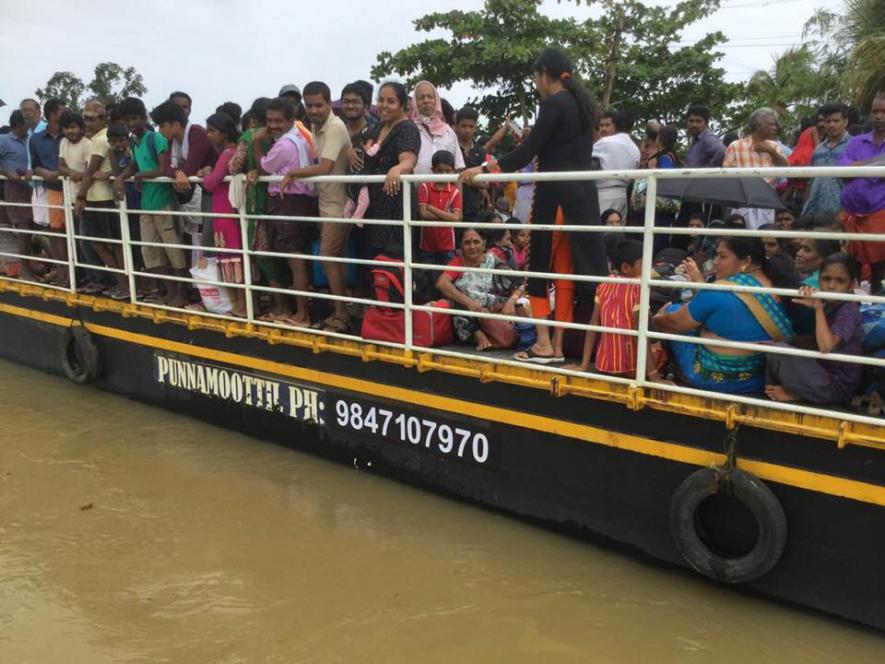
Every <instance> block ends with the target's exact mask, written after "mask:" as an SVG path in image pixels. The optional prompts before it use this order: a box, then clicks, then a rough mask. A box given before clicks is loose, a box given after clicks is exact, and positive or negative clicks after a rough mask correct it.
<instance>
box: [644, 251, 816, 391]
mask: <svg viewBox="0 0 885 664" xmlns="http://www.w3.org/2000/svg"><path fill="white" fill-rule="evenodd" d="M683 265H684V268H685V272H686V275H687V276H688V277H689V278H690V279H691V280H692V281H695V282H698V283H703V282H704V278H703V275H702V274H701V272H700V269H699V268H698V266H697V264H696V263H695V262H694V261H692V260H691V259H688V260H686V261H685V263H684V264H683ZM713 266H714V269H715V272H716V278H717V280H718V281H717V283H730V284H735V285H738V286H753V287H767V288H771V287H777V288H795V287H796V286H797V284H798V278H797V275H796V271H795V269H794V268H793V265H792V263H791V261H790V260H789V259H788V258H786V257H784V256H774V257H772V258H768V257H767V256H766V255H765V247H764V246H763V244H762V241H761V240H760V239H759V238H750V237H729V238H723V239H721V240H720V241H719V244H718V245H717V247H716V257H715V258H714V260H713ZM653 324H654V326H655V328H656V329H657V330H659V331H661V332H668V333H677V334H679V333H682V334H690V335H692V336H700V337H703V338H705V339H720V340H722V341H724V342H729V341H738V342H748V343H772V342H788V341H790V340H791V339H792V337H793V328H792V325H791V324H790V319H789V318H788V317H787V314H786V311H785V310H784V307H783V305H782V303H781V301H780V298H778V297H777V296H775V295H769V294H762V293H737V292H731V291H720V290H701V291H700V292H698V293H697V294H696V295H695V296H694V297H693V298H692V299H691V301H689V302H688V303H686V304H683V305H679V304H668V305H665V306H664V307H663V308H662V309H661V310H660V311H659V312H658V313H657V314H656V315H655V317H654V319H653ZM669 347H670V352H671V355H672V356H673V360H674V363H675V364H676V368H677V370H678V372H679V373H680V374H681V376H682V378H683V379H684V380H685V381H686V382H687V383H688V384H689V385H690V386H691V387H697V388H700V389H705V390H711V391H714V392H725V393H729V394H757V393H760V392H762V389H763V386H764V382H765V381H764V373H765V354H764V353H759V352H756V351H750V350H743V349H738V348H732V347H730V346H729V345H728V344H727V343H724V344H723V345H702V344H696V343H690V342H682V341H679V342H670V344H669Z"/></svg>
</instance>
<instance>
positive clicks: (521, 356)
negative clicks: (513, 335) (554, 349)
mask: <svg viewBox="0 0 885 664" xmlns="http://www.w3.org/2000/svg"><path fill="white" fill-rule="evenodd" d="M513 359H514V360H517V361H519V362H532V363H533V364H553V363H556V362H564V361H565V358H564V357H556V356H555V355H538V353H536V352H535V349H534V348H532V347H531V346H530V347H528V348H526V349H525V350H521V351H519V352H518V353H514V354H513Z"/></svg>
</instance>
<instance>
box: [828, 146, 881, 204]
mask: <svg viewBox="0 0 885 664" xmlns="http://www.w3.org/2000/svg"><path fill="white" fill-rule="evenodd" d="M882 156H885V141H882V144H881V145H880V146H879V147H876V144H875V143H874V142H873V132H870V133H869V134H861V135H860V136H855V137H854V138H853V139H851V141H850V142H849V143H848V145H847V146H846V148H845V151H844V152H843V153H842V155H841V156H840V157H839V160H838V162H837V163H838V164H839V166H851V164H853V163H854V162H856V161H866V160H867V159H872V158H873V157H882ZM842 207H843V208H845V211H846V212H849V213H851V214H872V213H874V212H878V211H879V210H885V178H854V179H853V180H848V181H847V182H846V183H845V187H844V188H843V189H842Z"/></svg>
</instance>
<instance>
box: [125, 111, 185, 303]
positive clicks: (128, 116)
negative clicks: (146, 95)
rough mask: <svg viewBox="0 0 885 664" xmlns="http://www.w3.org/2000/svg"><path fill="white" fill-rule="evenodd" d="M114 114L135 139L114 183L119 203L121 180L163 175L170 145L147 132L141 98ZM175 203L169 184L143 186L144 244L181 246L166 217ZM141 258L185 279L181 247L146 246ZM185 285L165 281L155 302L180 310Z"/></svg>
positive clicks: (172, 222)
mask: <svg viewBox="0 0 885 664" xmlns="http://www.w3.org/2000/svg"><path fill="white" fill-rule="evenodd" d="M167 104H169V102H166V104H162V105H161V106H159V107H158V108H156V109H154V113H156V114H157V116H158V117H155V118H154V121H155V122H159V120H161V119H163V118H164V116H163V112H164V110H165V109H166V108H167ZM117 112H118V114H119V116H120V117H121V118H123V123H124V124H125V125H126V127H127V128H128V129H129V131H130V132H132V135H133V136H134V140H133V147H132V156H133V161H132V163H130V164H129V166H127V167H126V169H125V171H124V172H123V173H122V174H121V177H119V178H117V180H116V182H115V183H114V194H115V197H116V198H117V200H122V199H123V197H124V196H125V195H126V189H125V186H124V184H125V183H124V181H123V180H124V178H126V177H132V176H134V177H135V179H136V180H137V181H141V180H148V179H150V178H157V177H162V176H163V172H164V170H165V169H166V167H167V166H168V164H169V143H168V142H167V141H166V139H165V138H164V137H163V135H162V134H160V133H159V132H155V131H150V130H148V129H147V127H146V123H147V111H146V110H145V107H144V103H143V102H142V101H141V100H140V99H136V98H134V97H130V98H128V99H124V100H123V101H122V102H120V106H119V107H118V108H117ZM174 200H175V197H174V195H173V193H172V187H171V185H169V184H166V183H159V182H143V183H142V187H141V206H142V213H141V216H140V218H139V228H140V231H141V238H142V241H143V242H155V243H165V244H176V245H180V244H181V233H180V232H179V231H178V225H177V224H176V223H175V218H174V217H173V216H172V215H171V214H169V211H170V210H172V207H173V203H174ZM141 255H142V257H143V259H144V265H145V269H146V270H147V271H148V272H155V273H157V274H161V275H162V274H170V273H171V274H174V275H175V276H179V277H186V276H187V269H186V268H187V260H186V258H185V255H184V251H183V250H182V249H181V248H180V247H156V246H146V245H145V246H142V248H141ZM184 284H185V282H181V281H168V282H167V283H166V295H165V297H157V298H156V299H154V301H155V302H157V303H159V304H166V305H169V306H172V307H183V306H184V305H185V304H187V299H186V298H185V297H184Z"/></svg>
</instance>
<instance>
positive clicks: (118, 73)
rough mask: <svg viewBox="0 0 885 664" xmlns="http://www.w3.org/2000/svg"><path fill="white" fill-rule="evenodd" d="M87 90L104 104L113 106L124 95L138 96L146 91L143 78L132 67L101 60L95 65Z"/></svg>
mask: <svg viewBox="0 0 885 664" xmlns="http://www.w3.org/2000/svg"><path fill="white" fill-rule="evenodd" d="M89 90H90V91H91V92H92V94H93V96H94V97H95V98H96V99H100V100H101V101H103V102H104V104H105V106H115V105H116V104H119V103H120V102H121V101H123V100H124V99H125V98H126V97H140V96H142V95H143V94H144V93H146V92H147V88H146V87H145V85H144V79H142V77H141V74H139V73H138V72H136V71H135V68H134V67H126V68H125V69H124V68H123V67H121V66H120V65H118V64H117V63H116V62H102V63H100V64H97V65H95V72H94V75H93V78H92V81H91V82H90V83H89Z"/></svg>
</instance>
